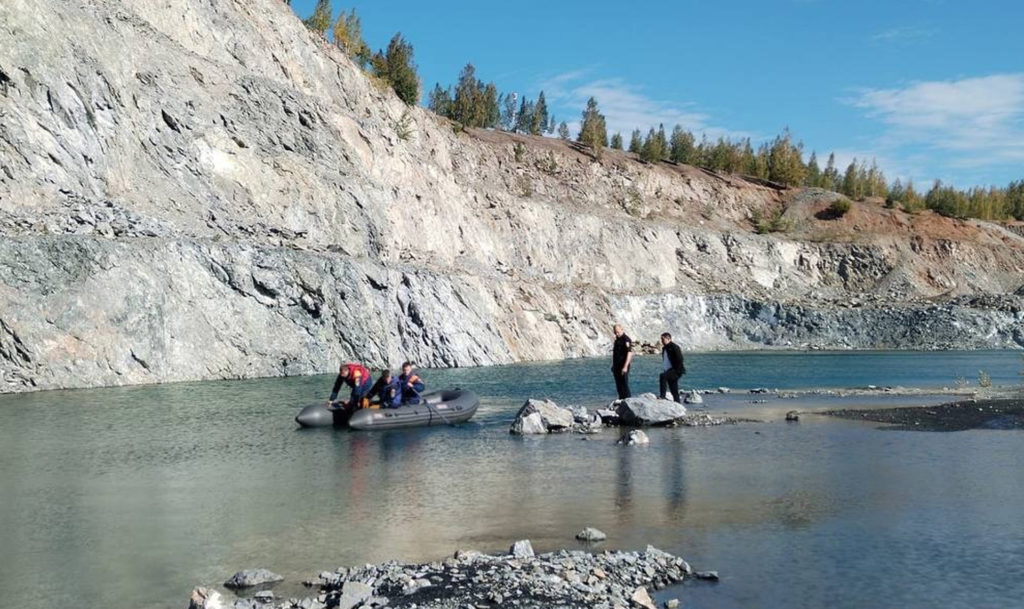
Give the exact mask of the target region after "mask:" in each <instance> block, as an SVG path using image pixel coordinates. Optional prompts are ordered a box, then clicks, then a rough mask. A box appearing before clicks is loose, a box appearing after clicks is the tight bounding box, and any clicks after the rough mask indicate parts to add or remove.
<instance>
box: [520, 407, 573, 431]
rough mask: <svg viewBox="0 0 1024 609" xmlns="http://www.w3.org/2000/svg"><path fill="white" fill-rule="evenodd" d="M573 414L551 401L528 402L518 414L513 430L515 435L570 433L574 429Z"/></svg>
mask: <svg viewBox="0 0 1024 609" xmlns="http://www.w3.org/2000/svg"><path fill="white" fill-rule="evenodd" d="M572 424H573V413H572V411H571V410H569V409H568V408H562V407H560V406H559V405H558V404H555V403H554V402H552V401H551V400H534V399H529V400H526V403H525V404H523V407H522V408H520V409H519V412H518V413H517V414H516V419H515V421H513V422H512V428H511V429H510V430H509V431H510V432H511V433H514V434H520V435H525V434H537V433H551V432H559V431H568V430H569V429H572Z"/></svg>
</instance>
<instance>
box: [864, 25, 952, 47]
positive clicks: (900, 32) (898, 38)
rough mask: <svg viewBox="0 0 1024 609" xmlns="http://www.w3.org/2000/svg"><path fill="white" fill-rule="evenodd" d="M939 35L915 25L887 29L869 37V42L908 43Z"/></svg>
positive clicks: (932, 29)
mask: <svg viewBox="0 0 1024 609" xmlns="http://www.w3.org/2000/svg"><path fill="white" fill-rule="evenodd" d="M938 33H939V30H937V29H934V28H926V27H921V26H916V25H904V26H900V27H894V28H889V29H887V30H883V31H881V32H878V33H876V34H874V35H873V36H871V40H873V41H874V42H880V43H908V42H914V41H917V40H922V39H924V38H931V37H932V36H935V35H936V34H938Z"/></svg>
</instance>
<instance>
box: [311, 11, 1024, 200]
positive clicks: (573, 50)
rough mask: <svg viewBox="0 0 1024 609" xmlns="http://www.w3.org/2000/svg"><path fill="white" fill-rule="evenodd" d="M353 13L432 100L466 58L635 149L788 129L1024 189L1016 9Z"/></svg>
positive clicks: (841, 156) (918, 177) (1022, 17)
mask: <svg viewBox="0 0 1024 609" xmlns="http://www.w3.org/2000/svg"><path fill="white" fill-rule="evenodd" d="M293 5H294V8H295V10H296V12H297V13H299V14H300V15H302V16H306V15H308V14H309V13H310V12H311V11H312V8H313V5H314V0H293ZM352 7H355V8H356V9H357V10H358V13H359V15H360V17H361V19H362V24H363V33H364V37H365V38H366V40H367V42H368V43H369V44H370V46H371V47H373V48H374V49H375V50H376V49H378V48H382V47H384V46H386V45H387V42H388V40H389V39H390V38H391V36H392V35H393V34H394V33H395V32H396V31H400V32H402V34H403V35H404V36H405V38H406V39H407V40H408V41H409V42H411V43H412V45H413V47H414V48H415V58H416V63H417V64H418V66H419V73H420V77H421V79H422V83H423V91H424V97H425V94H426V92H427V91H429V90H430V89H431V88H433V86H434V83H436V82H440V83H441V84H442V86H445V85H448V84H451V83H453V82H454V81H455V79H456V78H457V76H458V73H459V70H460V69H461V68H462V66H464V65H465V64H466V63H467V62H472V63H473V65H474V66H476V68H477V75H478V77H480V78H481V79H482V80H484V81H485V82H486V81H493V82H494V83H495V84H496V85H497V86H498V88H499V89H500V90H501V91H503V92H505V91H517V92H520V93H523V94H526V95H528V96H530V97H531V98H532V97H535V96H536V95H537V93H539V92H540V91H541V90H542V89H543V90H544V92H545V97H546V98H547V100H548V104H549V107H551V109H552V111H553V113H554V114H555V116H556V117H557V118H558V120H560V121H561V120H565V121H566V122H568V123H569V124H570V125H573V124H574V123H578V121H579V117H580V113H581V111H582V110H583V107H584V105H585V103H586V99H587V97H589V96H590V95H593V96H594V97H595V98H596V99H597V101H598V104H599V106H600V108H601V110H602V112H603V113H604V114H605V116H606V117H607V120H608V125H609V130H610V132H615V131H621V132H622V133H623V136H624V137H626V138H627V140H628V137H629V133H630V132H631V131H632V130H633V129H634V128H640V129H641V130H642V131H643V132H644V133H646V131H647V129H648V128H649V127H651V126H657V124H658V123H664V124H665V127H666V129H671V127H672V126H673V125H675V124H677V123H678V124H681V125H683V126H684V127H686V128H688V129H690V130H691V131H694V132H696V133H701V132H704V133H707V134H708V135H709V136H711V137H716V136H718V135H726V136H731V137H745V136H749V137H751V138H752V139H753V140H754V142H755V143H757V142H759V141H763V140H767V139H770V138H771V137H773V136H774V135H775V134H777V133H779V132H780V131H781V130H782V129H783V128H784V127H787V126H788V127H789V129H790V130H791V132H792V133H793V135H794V136H795V137H796V138H797V139H799V140H802V141H803V142H804V146H805V151H806V153H807V154H809V153H810V151H811V150H816V151H817V153H818V157H819V159H820V160H821V162H822V164H824V160H825V158H826V157H827V156H828V153H829V152H831V151H834V152H835V153H836V158H837V160H838V161H839V163H840V164H841V169H842V168H843V167H845V165H846V164H847V163H849V161H850V160H851V159H852V158H853V157H858V158H868V159H870V158H875V159H877V161H878V164H879V165H880V166H881V167H882V169H884V170H885V172H886V175H887V176H889V177H890V179H891V178H893V177H896V176H900V177H903V178H912V179H914V181H915V183H917V184H918V185H919V186H921V187H924V186H927V185H928V184H930V182H931V180H932V179H934V178H940V179H942V180H943V181H945V182H949V183H953V184H955V185H957V186H959V187H968V186H973V185H989V184H995V185H998V186H1004V185H1006V184H1007V183H1008V182H1010V181H1012V180H1019V179H1024V35H1021V26H1022V25H1021V24H1024V1H1020V0H1016V1H1014V0H973V1H971V2H967V1H964V0H956V1H954V0H889V1H887V2H884V1H880V0H858V1H856V2H854V1H851V0H846V1H843V2H840V1H839V0H761V1H754V0H734V1H729V0H720V1H717V2H707V1H690V0H687V1H677V2H670V1H662V0H651V1H648V2H643V3H633V4H628V3H624V2H609V1H605V0H590V1H577V0H562V1H559V2H537V1H534V0H524V1H522V2H517V3H511V2H509V3H484V2H456V1H446V0H435V1H433V2H414V1H397V0H396V1H383V2H382V1H380V0H373V1H355V0H350V1H348V2H344V1H338V2H335V3H334V8H335V11H336V12H337V11H339V10H342V9H345V10H348V9H351V8H352Z"/></svg>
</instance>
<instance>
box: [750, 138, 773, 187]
mask: <svg viewBox="0 0 1024 609" xmlns="http://www.w3.org/2000/svg"><path fill="white" fill-rule="evenodd" d="M769 155H770V152H769V149H768V144H761V145H760V146H758V147H757V154H755V155H754V174H753V175H754V177H757V178H761V179H762V180H767V179H768V157H769Z"/></svg>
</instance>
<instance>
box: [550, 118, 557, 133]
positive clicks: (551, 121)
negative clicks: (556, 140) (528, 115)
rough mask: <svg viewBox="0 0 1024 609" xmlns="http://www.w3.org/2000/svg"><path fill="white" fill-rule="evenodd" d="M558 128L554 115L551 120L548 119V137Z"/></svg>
mask: <svg viewBox="0 0 1024 609" xmlns="http://www.w3.org/2000/svg"><path fill="white" fill-rule="evenodd" d="M557 128H558V123H556V122H555V115H554V114H552V115H551V118H549V119H548V135H552V134H553V133H554V132H555V129H557Z"/></svg>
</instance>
